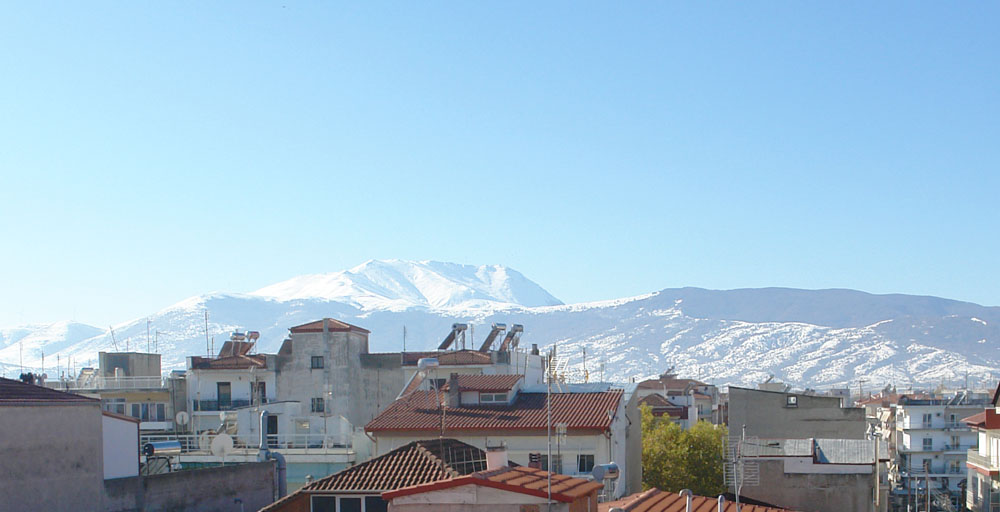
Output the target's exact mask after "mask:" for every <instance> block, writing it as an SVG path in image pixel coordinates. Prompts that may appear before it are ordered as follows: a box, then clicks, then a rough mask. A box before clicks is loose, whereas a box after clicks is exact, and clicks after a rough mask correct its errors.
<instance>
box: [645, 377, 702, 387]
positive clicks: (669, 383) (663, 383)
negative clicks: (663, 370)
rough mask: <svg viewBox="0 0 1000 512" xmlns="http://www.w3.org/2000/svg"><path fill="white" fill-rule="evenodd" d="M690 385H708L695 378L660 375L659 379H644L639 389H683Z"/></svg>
mask: <svg viewBox="0 0 1000 512" xmlns="http://www.w3.org/2000/svg"><path fill="white" fill-rule="evenodd" d="M688 385H691V386H707V385H708V384H705V383H704V382H701V381H698V380H694V379H678V378H676V377H663V376H660V378H658V379H649V380H644V381H642V382H640V383H639V389H659V390H663V389H680V390H683V389H684V388H686V387H687V386H688Z"/></svg>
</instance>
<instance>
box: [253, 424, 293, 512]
mask: <svg viewBox="0 0 1000 512" xmlns="http://www.w3.org/2000/svg"><path fill="white" fill-rule="evenodd" d="M267 417H268V413H267V410H263V411H261V412H260V444H259V445H258V449H259V450H260V452H259V453H258V455H257V459H258V460H260V461H261V462H263V461H265V460H275V461H277V462H278V468H277V469H278V471H277V472H276V473H275V477H276V478H277V479H278V499H281V498H284V497H285V494H288V485H287V479H286V475H287V470H288V465H287V464H285V456H284V455H282V454H280V453H278V452H273V451H271V450H270V449H268V447H267V436H266V435H265V432H266V431H267ZM275 501H277V500H275Z"/></svg>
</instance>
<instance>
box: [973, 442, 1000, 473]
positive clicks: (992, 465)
mask: <svg viewBox="0 0 1000 512" xmlns="http://www.w3.org/2000/svg"><path fill="white" fill-rule="evenodd" d="M965 460H967V461H968V462H970V463H972V464H975V465H977V466H979V467H982V468H986V469H989V470H991V471H995V470H996V469H997V464H996V461H994V460H990V458H989V456H983V455H979V448H973V449H970V450H969V451H968V452H967V454H966V456H965Z"/></svg>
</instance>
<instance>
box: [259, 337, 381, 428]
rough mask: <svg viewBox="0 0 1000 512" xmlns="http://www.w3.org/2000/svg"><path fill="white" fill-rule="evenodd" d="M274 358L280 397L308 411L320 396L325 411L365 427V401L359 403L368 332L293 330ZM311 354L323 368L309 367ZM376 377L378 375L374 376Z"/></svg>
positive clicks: (310, 365) (361, 394)
mask: <svg viewBox="0 0 1000 512" xmlns="http://www.w3.org/2000/svg"><path fill="white" fill-rule="evenodd" d="M290 336H291V342H290V343H286V344H285V346H283V347H282V350H281V351H280V352H279V353H278V358H277V388H278V399H279V400H291V401H298V402H300V403H302V407H303V411H304V412H305V411H311V409H312V407H311V404H312V400H313V399H314V398H321V399H323V403H324V412H323V413H317V414H333V415H341V416H344V417H345V418H347V420H348V421H350V422H351V424H352V425H354V426H355V427H361V426H364V424H365V423H367V421H366V418H367V416H368V409H366V407H367V404H366V403H362V402H363V400H362V397H363V396H364V394H363V392H362V391H361V389H360V387H361V386H360V384H361V383H362V382H364V381H363V379H362V370H361V354H367V353H368V335H367V334H364V333H358V332H320V333H311V332H310V333H292V334H291V335H290ZM314 356H318V357H322V358H323V367H322V368H313V367H312V358H313V357H314ZM376 378H378V377H376Z"/></svg>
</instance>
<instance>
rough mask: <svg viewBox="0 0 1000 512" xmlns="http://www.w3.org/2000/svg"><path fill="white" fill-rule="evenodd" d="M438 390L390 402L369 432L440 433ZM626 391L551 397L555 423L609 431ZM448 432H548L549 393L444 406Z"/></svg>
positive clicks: (573, 428)
mask: <svg viewBox="0 0 1000 512" xmlns="http://www.w3.org/2000/svg"><path fill="white" fill-rule="evenodd" d="M438 397H440V398H444V399H445V400H446V399H447V397H446V395H445V394H443V393H442V394H440V395H439V394H436V393H435V392H434V391H414V392H413V393H410V394H409V395H407V396H405V397H402V398H400V399H398V400H396V401H395V402H393V403H392V405H390V406H389V407H388V408H387V409H386V410H385V411H383V412H382V413H381V414H379V415H378V416H376V417H375V419H374V420H372V421H371V422H370V423H368V425H367V426H365V430H366V431H368V432H408V431H413V432H418V431H431V432H437V431H438V430H440V428H441V423H440V422H441V409H440V406H439V405H438V403H439V402H438V399H439V398H438ZM621 398H622V391H621V390H611V391H605V392H600V393H553V394H552V423H553V424H556V423H566V424H567V426H568V428H569V429H571V430H601V431H604V430H607V429H608V428H610V426H611V419H612V418H611V417H609V414H608V412H609V411H610V413H611V416H613V415H614V414H615V413H616V411H617V410H618V405H619V403H620V402H621ZM445 411H446V414H445V430H446V431H448V432H454V431H481V430H545V428H546V425H547V424H546V398H545V393H524V392H521V393H518V395H517V398H515V399H514V402H513V404H511V405H509V406H495V405H468V406H461V407H446V408H445Z"/></svg>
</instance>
